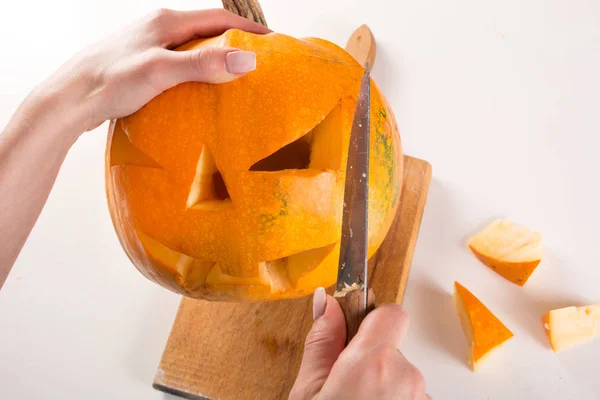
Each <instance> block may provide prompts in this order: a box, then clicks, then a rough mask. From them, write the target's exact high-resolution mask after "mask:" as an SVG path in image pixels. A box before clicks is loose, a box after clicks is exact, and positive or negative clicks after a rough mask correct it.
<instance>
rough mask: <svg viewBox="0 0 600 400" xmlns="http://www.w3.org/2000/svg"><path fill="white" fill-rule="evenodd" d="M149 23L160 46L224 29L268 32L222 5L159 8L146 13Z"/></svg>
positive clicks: (223, 30)
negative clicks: (220, 6) (196, 8)
mask: <svg viewBox="0 0 600 400" xmlns="http://www.w3.org/2000/svg"><path fill="white" fill-rule="evenodd" d="M149 25H150V27H151V29H153V30H155V31H156V32H157V35H156V37H157V38H158V40H159V41H160V43H159V44H161V45H162V46H164V47H174V46H178V45H180V44H182V43H185V42H187V41H189V40H191V39H193V38H197V37H211V36H216V35H220V34H221V33H223V32H225V31H226V30H228V29H233V28H237V29H241V30H244V31H246V32H252V33H259V34H263V33H268V32H271V30H270V29H269V28H267V27H266V26H264V25H261V24H258V23H256V22H254V21H250V20H248V19H246V18H243V17H240V16H238V15H235V14H233V13H231V12H229V11H226V10H223V9H213V10H194V11H174V10H167V9H161V10H159V11H156V12H155V13H154V14H152V16H151V17H150V22H149Z"/></svg>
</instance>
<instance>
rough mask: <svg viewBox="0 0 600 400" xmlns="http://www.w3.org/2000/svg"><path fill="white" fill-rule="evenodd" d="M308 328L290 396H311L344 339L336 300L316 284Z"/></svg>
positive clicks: (313, 394)
mask: <svg viewBox="0 0 600 400" xmlns="http://www.w3.org/2000/svg"><path fill="white" fill-rule="evenodd" d="M313 318H314V323H313V326H312V329H311V330H310V332H309V333H308V336H307V337H306V342H305V345H304V355H303V357H302V365H300V371H299V372H298V377H297V378H296V382H295V383H294V387H293V388H292V391H291V392H290V396H289V398H290V399H293V400H303V399H312V398H314V397H315V396H316V395H317V394H318V393H319V392H320V391H321V388H322V387H323V384H324V383H325V381H326V380H327V377H328V376H329V372H330V371H331V368H332V367H333V364H334V363H335V362H336V360H337V359H338V356H339V355H340V353H341V352H342V350H343V349H344V345H345V343H346V323H345V321H344V314H343V312H342V309H341V307H340V305H339V303H338V302H337V301H336V300H335V299H334V298H333V297H331V296H327V294H326V293H325V289H323V288H318V289H317V290H316V291H315V294H314V297H313Z"/></svg>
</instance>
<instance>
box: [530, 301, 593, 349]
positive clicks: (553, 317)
mask: <svg viewBox="0 0 600 400" xmlns="http://www.w3.org/2000/svg"><path fill="white" fill-rule="evenodd" d="M542 322H543V324H544V329H545V330H546V334H547V335H548V341H549V342H550V346H551V347H552V350H554V352H557V351H560V350H564V349H567V348H569V347H573V346H576V345H578V344H581V343H584V342H587V341H590V340H592V339H594V338H596V337H599V336H600V304H594V305H591V306H583V307H565V308H559V309H557V310H552V311H550V312H548V313H547V314H545V315H544V316H543V317H542Z"/></svg>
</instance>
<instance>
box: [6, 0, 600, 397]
mask: <svg viewBox="0 0 600 400" xmlns="http://www.w3.org/2000/svg"><path fill="white" fill-rule="evenodd" d="M261 3H262V5H263V8H264V10H265V14H266V17H267V21H268V22H269V25H270V27H271V28H273V29H274V30H277V31H280V32H283V33H288V34H291V35H294V36H298V37H302V36H318V37H322V38H326V39H329V40H331V41H333V42H336V43H338V44H341V45H344V44H345V42H346V38H347V37H348V36H349V34H350V33H351V32H352V30H353V29H354V28H355V27H357V26H358V25H360V24H362V23H367V24H369V25H370V26H371V27H372V30H373V32H374V35H375V36H376V39H377V44H378V47H377V62H376V66H375V69H374V71H373V74H374V77H375V79H376V81H377V82H378V83H379V85H380V86H381V87H382V89H383V91H384V92H385V94H386V96H387V98H388V99H389V101H390V103H391V105H392V107H393V109H394V110H395V112H396V114H397V117H398V123H399V126H400V130H401V134H402V139H403V143H404V148H405V152H406V153H407V154H409V155H413V156H417V157H420V158H424V159H427V160H428V161H430V162H431V164H432V165H433V181H432V184H431V190H430V194H429V199H428V203H427V206H426V209H425V216H424V219H423V225H422V228H421V234H420V237H419V240H418V245H417V250H416V254H415V257H414V262H413V267H412V274H411V277H410V281H409V286H408V291H407V296H406V300H405V303H404V305H405V307H406V308H407V310H408V311H409V313H410V314H411V317H412V321H411V326H412V327H411V330H410V332H409V334H408V337H407V338H406V340H405V342H404V345H403V347H404V352H405V354H406V355H407V357H408V358H409V359H410V360H411V361H412V362H414V363H415V364H416V365H417V366H418V367H419V368H420V369H421V370H422V372H423V374H424V376H425V378H426V381H427V386H428V392H429V393H430V394H431V395H432V397H433V398H434V399H550V398H552V399H597V398H600V379H599V378H598V371H599V370H600V341H599V340H597V341H595V342H592V343H589V344H587V345H584V346H581V347H579V348H575V349H572V350H568V351H565V352H564V353H561V354H558V355H557V354H554V353H552V351H551V350H550V349H549V347H548V345H547V343H546V340H545V335H544V332H543V329H542V325H541V323H540V321H539V319H540V316H541V315H542V314H543V313H545V312H546V311H548V310H549V309H551V308H556V307H562V306H567V305H572V304H585V303H594V302H599V303H600V292H599V290H598V286H599V285H600V263H599V261H598V256H597V255H598V249H599V248H600V245H599V243H598V240H599V239H600V215H599V213H598V211H597V207H598V204H600V192H599V191H598V187H597V186H598V183H599V179H598V175H597V173H598V170H599V167H600V157H598V146H599V145H600V141H599V139H598V135H599V134H600V95H599V93H600V2H599V1H597V0H572V1H568V2H566V1H561V0H527V1H522V0H456V1H432V0H419V1H408V0H399V1H391V0H389V1H384V0H379V1H374V0H369V1H367V0H352V1H349V0H302V1H288V0H261ZM161 6H162V7H165V6H166V7H170V8H175V9H191V8H194V7H199V8H205V7H219V6H220V3H219V2H218V1H217V0H212V1H200V0H195V1H183V0H181V1H178V0H172V1H162V2H161V1H154V0H146V1H143V2H140V1H123V0H120V1H117V0H104V1H102V2H100V1H98V2H89V1H74V0H72V1H68V0H53V1H44V2H42V1H39V2H34V1H26V0H21V1H11V2H10V3H9V2H3V3H2V5H0V37H2V38H3V39H2V49H1V50H0V59H1V62H0V127H2V126H4V125H5V124H6V122H7V121H8V119H9V118H10V116H11V114H12V112H13V111H14V109H15V108H16V107H17V105H18V104H19V102H20V101H21V100H22V98H23V97H24V96H25V95H26V94H27V93H28V91H29V90H31V89H32V88H33V87H34V86H35V85H36V84H37V83H38V82H39V81H41V80H42V79H43V78H44V77H46V76H47V75H49V74H50V73H51V72H52V71H53V70H55V68H57V67H58V66H59V65H60V64H61V63H62V62H63V61H64V60H66V59H67V58H68V57H70V55H71V54H72V53H74V52H75V51H76V50H78V49H80V48H81V47H82V46H84V45H87V44H88V43H91V42H93V41H96V40H98V39H100V38H103V37H104V36H106V35H108V34H109V33H111V32H112V31H114V30H117V29H119V28H120V27H122V26H123V25H124V24H127V23H129V22H130V21H131V20H133V19H134V18H136V17H138V16H141V15H143V14H145V13H146V12H148V11H150V10H152V9H154V8H158V7H161ZM106 128H107V126H106V124H105V125H103V126H102V127H100V128H99V129H97V130H96V131H94V132H91V133H88V134H86V135H84V136H83V137H82V138H81V140H80V141H79V142H78V143H77V144H76V145H75V146H74V147H73V149H72V151H71V153H70V154H69V156H68V158H67V160H66V162H65V164H64V167H63V169H62V171H61V174H60V176H59V178H58V181H57V183H56V186H55V188H54V190H53V192H52V195H51V197H50V199H49V201H48V203H47V206H46V208H45V210H44V212H43V213H42V215H41V217H40V219H39V222H38V224H37V226H36V227H35V229H34V231H33V233H32V235H31V236H30V238H29V241H28V242H27V244H26V246H25V248H24V250H23V252H22V254H21V256H20V258H19V259H18V261H17V263H16V265H15V267H14V269H13V271H12V273H11V275H10V277H9V279H8V281H7V282H6V284H5V286H4V288H3V289H2V291H1V292H0V398H2V399H7V400H12V399H43V398H51V399H82V398H85V399H107V398H111V399H112V398H116V399H166V398H169V399H170V398H172V397H171V396H167V395H164V394H162V393H160V392H157V391H155V390H153V389H152V388H151V383H152V381H153V377H154V373H155V370H156V366H157V365H158V362H159V359H160V356H161V353H162V350H163V346H164V344H165V342H166V340H167V336H168V333H169V330H170V328H171V324H172V322H173V319H174V317H175V312H176V309H177V305H178V303H179V296H177V295H175V294H172V293H171V292H169V291H167V290H164V289H162V288H160V287H158V286H157V285H155V284H153V283H150V282H149V281H147V280H146V279H145V278H143V277H142V276H141V275H140V274H139V273H138V272H137V271H136V270H135V269H134V268H133V267H132V266H131V265H130V263H129V261H128V259H127V258H126V256H125V254H124V253H123V251H122V250H121V248H120V246H119V244H118V242H117V239H116V236H115V234H114V232H113V228H112V225H111V223H110V219H109V214H108V211H107V205H106V200H105V195H104V176H103V168H104V164H103V151H104V145H105V139H106ZM495 217H509V218H512V219H514V220H515V221H517V222H520V223H522V224H524V225H527V226H529V227H532V228H535V229H538V230H540V231H542V232H543V234H544V240H545V247H546V250H547V255H546V257H545V259H544V260H543V261H542V263H541V264H540V266H539V268H538V270H537V271H536V272H535V273H534V275H533V276H532V278H531V279H530V281H529V282H528V283H527V285H526V286H525V287H524V288H519V287H517V286H514V285H512V284H511V283H509V282H507V281H505V280H503V279H502V278H500V277H499V276H498V275H495V274H494V273H493V272H491V271H490V270H488V269H487V268H485V267H484V266H482V265H481V264H479V263H478V262H477V261H476V260H475V259H474V258H473V257H472V256H471V255H470V253H469V252H468V250H467V248H466V245H465V240H466V238H467V237H468V236H469V235H471V234H473V233H475V232H477V230H478V229H480V228H482V227H483V226H484V225H485V224H487V223H488V222H489V221H490V220H491V219H493V218H495ZM0 229H1V227H0ZM454 280H458V281H460V282H461V283H463V284H464V285H466V286H467V287H468V288H470V289H471V290H472V291H473V292H474V293H475V294H476V295H478V296H479V297H480V298H481V300H482V301H483V302H484V303H485V304H487V305H488V306H489V307H490V308H491V309H492V310H493V311H494V312H495V313H496V314H497V315H498V316H499V317H500V318H501V319H502V320H503V321H504V322H505V323H506V324H507V326H508V327H509V328H510V329H512V330H513V331H514V333H515V338H514V339H512V340H511V341H510V342H508V343H507V344H506V345H505V346H504V348H503V349H502V350H501V351H499V352H498V353H496V354H495V355H493V356H492V357H491V358H490V359H489V360H488V362H487V364H486V365H485V366H484V368H483V369H482V370H481V371H480V372H479V373H477V374H474V373H473V372H471V371H470V370H469V369H468V368H467V367H466V363H465V359H466V352H467V345H466V341H465V339H464V337H463V334H462V332H461V328H460V326H459V322H458V319H457V317H456V315H455V312H454V307H453V305H452V301H451V295H450V293H451V291H452V285H453V282H454Z"/></svg>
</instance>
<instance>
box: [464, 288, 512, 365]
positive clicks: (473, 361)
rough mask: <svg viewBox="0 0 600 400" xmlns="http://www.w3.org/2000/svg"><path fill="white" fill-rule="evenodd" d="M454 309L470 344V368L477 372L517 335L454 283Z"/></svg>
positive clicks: (467, 291)
mask: <svg viewBox="0 0 600 400" xmlns="http://www.w3.org/2000/svg"><path fill="white" fill-rule="evenodd" d="M453 299H454V305H455V306H456V311H457V313H458V317H459V318H460V325H461V326H462V329H463V332H464V334H465V336H466V338H467V341H468V342H469V358H468V360H469V366H470V367H471V368H472V369H473V371H474V372H477V371H478V370H479V368H481V366H482V365H483V363H484V362H485V360H487V358H488V357H489V356H490V354H492V352H493V351H494V350H496V349H498V348H499V347H501V346H502V345H503V344H504V343H505V342H506V341H507V340H509V339H511V338H512V337H513V336H514V335H513V333H512V332H511V331H510V329H508V328H507V327H506V326H505V325H504V324H503V323H502V321H500V320H499V319H498V317H496V316H495V315H494V314H493V313H492V312H491V311H490V309H489V308H487V307H486V306H485V305H484V304H483V303H482V302H481V300H479V299H478V298H477V297H475V295H474V294H473V293H471V292H470V291H469V289H467V288H466V287H464V286H463V285H461V284H460V283H458V282H454V296H453Z"/></svg>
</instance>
